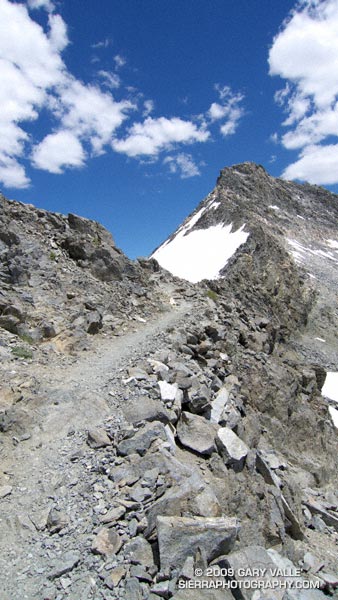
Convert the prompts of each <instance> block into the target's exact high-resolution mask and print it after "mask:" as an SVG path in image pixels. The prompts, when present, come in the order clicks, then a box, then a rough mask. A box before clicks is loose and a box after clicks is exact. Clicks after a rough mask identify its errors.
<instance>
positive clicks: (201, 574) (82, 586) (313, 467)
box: [0, 164, 338, 600]
mask: <svg viewBox="0 0 338 600" xmlns="http://www.w3.org/2000/svg"><path fill="white" fill-rule="evenodd" d="M290 190H291V191H290ZM296 194H298V195H299V196H300V197H301V199H302V202H301V204H302V206H301V208H302V214H301V216H303V217H304V219H306V228H307V231H305V229H304V223H303V219H299V222H300V224H299V223H298V221H297V220H296V217H295V215H296V214H300V213H301V211H300V207H298V206H296V205H295V204H294V203H295V197H296ZM302 194H303V195H302ZM322 198H325V199H324V200H323V208H321V202H322ZM334 200H335V198H334V197H333V196H332V195H330V194H329V193H328V192H325V191H324V190H320V189H319V188H312V187H310V186H297V185H296V184H290V183H287V182H282V181H279V180H274V179H272V178H270V177H269V176H268V175H267V174H266V173H265V171H264V170H262V168H261V167H257V166H255V165H251V164H244V165H239V166H236V167H234V168H231V169H225V170H224V171H222V172H221V176H220V178H219V180H218V184H217V186H216V189H215V190H214V192H212V194H211V195H210V196H209V197H208V198H207V199H206V200H205V201H204V202H203V203H202V204H201V205H200V206H199V207H198V208H197V210H196V213H195V215H193V217H192V218H193V221H192V220H191V219H192V218H191V217H190V218H188V220H187V222H186V223H185V224H183V230H184V231H183V234H184V233H185V234H189V231H190V232H191V231H192V230H195V229H196V227H197V228H205V229H206V230H207V229H209V228H210V227H211V226H219V225H220V223H221V224H226V225H228V224H230V223H233V229H234V230H235V231H236V230H238V229H240V228H241V227H243V225H244V223H245V229H246V231H247V232H248V233H249V236H248V237H247V239H246V241H244V242H243V243H242V244H241V245H240V246H239V247H238V249H237V251H236V253H235V254H234V255H233V256H232V258H230V259H229V261H228V263H227V266H226V269H225V270H224V271H222V275H223V277H221V278H219V279H215V280H212V281H202V282H201V283H198V284H195V285H193V284H191V283H188V282H186V281H182V280H178V279H175V277H172V276H171V275H169V273H168V272H166V271H163V270H162V269H160V268H159V267H158V265H157V263H156V262H155V261H154V260H150V261H137V262H136V263H132V262H131V261H129V260H128V259H127V258H126V257H124V256H123V255H122V253H121V252H120V251H118V250H117V249H116V248H115V246H114V244H113V242H112V240H111V238H110V236H109V234H108V233H107V232H106V231H105V230H104V229H103V228H102V227H100V226H99V225H98V224H96V223H92V222H90V221H87V220H85V219H81V218H79V217H75V216H72V215H69V216H68V217H63V216H61V215H51V214H50V213H46V212H45V211H37V210H36V209H34V208H33V207H30V206H23V205H21V204H19V203H15V202H8V201H6V200H5V199H4V198H1V203H0V206H1V210H2V215H1V225H0V239H1V240H2V241H1V244H2V245H1V256H2V261H1V267H0V268H1V280H2V282H3V284H2V287H1V294H2V295H1V298H2V300H1V302H2V304H1V312H2V314H1V317H0V319H1V321H0V333H1V346H0V351H1V376H2V387H1V396H0V419H1V421H0V436H1V437H0V453H1V465H2V467H1V469H2V473H0V497H1V498H2V499H1V504H2V506H1V517H0V518H1V531H2V535H1V538H0V564H1V566H2V569H0V580H1V581H0V584H1V589H2V590H3V597H4V599H5V600H7V599H8V600H9V599H10V600H16V599H19V598H20V600H21V599H22V598H25V597H26V598H28V599H35V598H44V599H46V600H47V599H53V600H63V599H67V598H69V599H74V600H79V599H81V600H82V599H86V598H100V599H101V598H102V599H107V600H108V599H113V598H114V599H120V598H125V599H126V600H142V599H147V598H149V599H150V600H156V599H159V598H174V600H190V599H191V600H192V599H194V600H196V599H197V600H204V599H213V600H218V599H223V600H224V599H226V600H230V599H231V598H235V599H236V600H237V599H241V600H243V599H244V600H249V599H250V600H261V599H263V598H265V599H266V600H267V599H271V598H274V599H275V598H276V599H281V600H282V599H283V600H291V599H295V600H297V599H298V600H308V599H309V600H312V599H314V600H320V599H323V600H324V598H325V597H327V596H331V597H332V596H334V595H335V594H336V595H337V591H336V588H337V584H338V573H337V554H338V551H337V548H338V546H337V544H338V497H337V489H336V482H337V475H338V467H337V450H338V442H337V430H336V429H335V428H334V426H333V423H332V420H331V418H330V414H329V412H328V404H327V400H326V399H325V398H323V397H322V395H321V388H322V385H323V383H324V380H325V375H326V371H327V370H329V369H330V370H334V365H335V360H336V356H337V354H336V353H337V346H336V345H335V344H336V342H335V340H334V335H333V332H331V331H330V329H332V327H334V325H335V323H336V321H335V319H336V314H337V313H336V305H335V304H334V302H333V298H334V290H335V288H334V287H333V286H334V285H336V279H335V274H334V268H335V254H334V249H332V250H328V249H327V247H326V250H327V251H328V253H329V254H330V255H331V258H330V259H329V258H328V257H324V258H325V259H326V262H327V263H328V265H327V269H326V267H325V269H326V270H325V269H321V268H319V267H320V265H319V260H320V258H323V257H322V256H321V255H320V254H318V250H319V249H320V248H321V247H324V245H325V244H326V240H327V239H330V240H335V239H336V238H335V230H334V228H335V221H334V215H336V214H337V209H336V205H335V204H334ZM211 202H212V203H214V204H213V207H212V208H211V209H210V210H208V206H209V205H210V204H211ZM277 202H278V206H279V210H277V209H276V208H270V205H274V206H277ZM299 202H300V201H299ZM215 203H216V204H215ZM205 207H206V209H205V210H203V213H202V214H201V209H204V208H205ZM236 207H237V208H236ZM306 207H307V208H306ZM319 209H321V211H322V212H321V211H320V210H319ZM217 211H218V214H217V215H216V213H217ZM306 211H308V212H306ZM319 212H320V214H318V213H319ZM249 213H250V219H249ZM270 213H271V215H270ZM276 214H278V215H279V214H281V216H278V219H277V217H276ZM196 215H198V218H197V219H196V218H195V217H196ZM269 215H270V217H269ZM214 219H216V220H214ZM202 226H203V227H202ZM316 236H317V237H316ZM174 237H175V236H173V239H174ZM304 237H306V240H305V241H304ZM288 238H289V239H291V240H293V241H296V242H297V243H298V244H302V246H305V243H306V244H307V248H310V249H311V250H312V253H311V252H307V253H305V252H303V254H304V257H303V259H302V260H303V262H304V263H305V262H306V261H311V263H310V262H306V264H304V265H303V266H302V265H301V264H299V262H300V258H299V255H302V253H301V252H299V255H298V256H296V257H295V256H293V254H292V251H294V248H295V246H292V245H290V244H289V242H288V241H287V239H288ZM316 240H317V241H316ZM315 243H317V244H318V246H315V245H314V244H315ZM320 245H321V246H320ZM298 249H299V248H298ZM323 251H324V250H323ZM316 265H317V269H318V270H317V271H316V272H315V271H314V269H315V267H316ZM304 266H305V268H304ZM310 268H311V271H310ZM308 272H311V274H312V275H314V276H315V278H316V279H314V277H310V276H309V275H307V273H308ZM325 290H326V291H325ZM93 323H94V324H93ZM95 323H96V325H95ZM318 328H319V329H318ZM318 331H320V332H321V334H322V336H323V337H324V335H325V338H326V339H327V341H326V343H325V344H324V343H323V342H321V343H320V342H318V344H317V343H316V341H315V340H314V337H316V336H317V332H318ZM318 337H319V335H318ZM254 569H255V571H253V570H254ZM259 569H260V570H259ZM264 569H265V571H264ZM250 574H251V575H252V574H253V578H252V579H251V582H250V581H249V580H248V577H249V576H250ZM243 578H244V579H243ZM249 579H250V577H249ZM207 582H208V583H207ZM257 582H258V583H257ZM258 584H259V585H258ZM206 586H208V588H209V589H207V587H206ZM311 586H316V588H317V589H310V587H311Z"/></svg>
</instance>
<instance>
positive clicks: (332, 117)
mask: <svg viewBox="0 0 338 600" xmlns="http://www.w3.org/2000/svg"><path fill="white" fill-rule="evenodd" d="M269 65H270V74H271V75H279V76H280V77H282V78H283V79H285V80H286V81H287V84H286V86H285V87H284V88H283V89H282V90H280V91H279V92H278V93H277V95H276V96H275V99H276V101H277V103H278V104H279V105H281V106H283V108H284V110H285V113H286V115H287V116H286V119H285V120H284V122H283V126H284V127H287V128H289V129H288V130H287V131H286V132H285V134H284V135H283V136H282V138H281V142H282V144H283V145H284V146H285V148H287V149H290V150H295V149H298V150H299V151H300V155H299V159H298V160H297V161H296V162H294V163H293V164H292V165H290V166H289V167H288V168H287V169H286V170H285V176H286V177H289V178H293V179H306V180H307V181H312V182H314V183H319V184H320V183H323V184H325V183H326V184H329V183H337V182H338V170H337V169H336V171H335V175H334V174H332V173H331V175H329V174H328V169H327V167H326V164H325V158H326V159H327V161H328V163H329V164H330V165H331V168H332V165H334V164H336V162H335V161H336V159H335V156H336V145H335V144H330V145H327V144H328V141H330V142H331V141H332V140H331V139H330V140H329V139H328V138H329V137H330V136H335V137H337V133H338V2H337V0H303V1H302V2H300V3H299V4H298V5H297V7H296V9H295V10H294V11H293V12H292V13H291V15H290V18H289V20H288V21H286V22H285V23H284V24H283V26H282V28H281V30H280V32H279V33H278V35H277V36H276V37H275V39H274V41H273V44H272V47H271V49H270V53H269ZM312 161H316V164H314V163H313V164H312ZM320 173H322V176H321V175H320Z"/></svg>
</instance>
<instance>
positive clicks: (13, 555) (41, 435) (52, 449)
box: [0, 302, 192, 600]
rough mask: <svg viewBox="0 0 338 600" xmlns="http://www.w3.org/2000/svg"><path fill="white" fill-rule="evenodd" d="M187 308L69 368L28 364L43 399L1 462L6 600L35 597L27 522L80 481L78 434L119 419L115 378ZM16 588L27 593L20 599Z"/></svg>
mask: <svg viewBox="0 0 338 600" xmlns="http://www.w3.org/2000/svg"><path fill="white" fill-rule="evenodd" d="M191 307H192V305H191V303H188V302H184V303H181V304H180V305H179V306H178V307H175V308H173V309H172V310H170V312H167V313H165V314H161V315H160V316H157V318H156V319H154V320H153V321H151V322H149V323H145V324H142V323H138V324H137V330H136V331H132V332H128V333H126V334H125V335H122V336H121V337H114V338H109V339H108V338H106V339H102V338H101V339H100V340H95V347H94V350H91V351H90V352H88V354H87V353H82V354H81V355H79V357H78V359H77V360H76V362H74V363H73V364H68V365H67V364H66V365H64V364H63V363H62V360H61V358H60V360H59V361H58V363H57V364H55V365H54V367H52V368H51V367H50V366H44V365H42V366H41V365H39V366H37V365H34V364H33V363H32V364H30V365H29V366H28V368H27V371H28V373H29V374H30V375H32V376H33V375H34V376H35V378H37V379H38V381H39V384H40V385H39V388H40V398H39V399H38V400H35V401H34V409H33V410H34V421H35V422H34V427H33V431H32V434H31V437H30V438H29V439H27V440H25V441H22V442H21V443H19V444H17V445H14V446H13V445H12V443H11V441H10V444H9V445H8V446H7V448H4V449H3V457H2V472H3V474H4V476H3V478H2V480H0V485H10V486H11V487H12V491H11V494H10V495H8V496H6V498H4V499H3V500H1V501H0V502H1V504H2V506H1V513H0V526H1V536H0V589H2V590H3V592H2V595H1V598H2V599H3V600H7V598H8V600H15V599H16V598H18V599H19V598H20V600H23V599H24V598H28V599H29V600H31V599H32V598H35V597H36V596H35V595H34V594H36V587H34V585H36V581H35V583H34V572H36V570H38V571H39V569H40V570H44V568H45V566H44V562H45V557H44V556H42V555H41V544H40V543H38V542H39V533H37V531H36V527H35V526H34V525H33V523H32V520H31V519H32V517H33V520H34V515H36V513H38V515H41V511H42V512H43V514H46V511H48V510H49V509H50V507H51V505H52V504H53V500H55V499H56V496H57V493H56V491H57V490H58V489H60V487H62V485H63V484H64V480H65V479H66V478H68V480H69V478H71V477H72V476H73V477H74V478H75V480H76V478H77V477H81V471H80V466H79V465H77V464H74V465H73V468H72V467H70V463H69V456H70V455H71V454H72V453H73V452H74V451H76V450H78V447H79V445H78V444H79V441H78V438H77V435H76V433H77V432H79V431H81V430H82V431H83V430H85V429H86V428H88V427H93V426H95V425H99V424H100V423H102V421H103V419H104V418H105V417H107V416H108V415H110V414H112V415H113V416H112V418H118V414H119V411H118V405H117V400H118V394H121V391H122V390H123V382H122V374H121V384H120V386H119V389H118V390H116V391H117V397H115V398H114V396H112V395H110V394H109V392H110V391H113V385H112V380H113V379H114V378H116V377H117V376H118V377H119V376H120V371H121V370H122V369H124V368H126V367H127V366H128V364H129V365H130V363H131V361H135V360H137V359H141V358H143V357H144V356H145V354H146V353H147V352H150V351H154V350H156V348H157V347H158V346H159V345H162V346H164V343H165V331H166V329H167V328H170V327H174V328H175V327H177V326H179V324H180V322H182V321H183V320H186V319H187V316H188V315H189V314H190V311H191ZM159 338H161V340H160V339H159ZM28 459H29V460H28ZM27 464H29V469H27V466H26V465H27ZM38 518H40V517H38ZM38 577H39V575H38ZM20 578H21V579H23V581H24V584H25V585H24V588H23V587H22V585H23V584H22V583H21V584H20ZM15 580H17V582H18V583H17V587H16V585H15V584H14V581H15ZM15 589H17V590H18V593H17V595H16V592H15V591H14V590H15ZM20 589H21V590H22V589H25V591H26V590H30V591H28V593H27V594H26V595H25V594H22V593H21V592H19V590H20ZM7 590H8V595H6V593H7Z"/></svg>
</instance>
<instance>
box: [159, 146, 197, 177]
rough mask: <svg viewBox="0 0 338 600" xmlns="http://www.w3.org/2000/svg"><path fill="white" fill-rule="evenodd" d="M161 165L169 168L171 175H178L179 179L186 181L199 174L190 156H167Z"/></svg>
mask: <svg viewBox="0 0 338 600" xmlns="http://www.w3.org/2000/svg"><path fill="white" fill-rule="evenodd" d="M163 163H164V164H167V165H168V166H169V170H170V172H171V173H179V175H180V177H181V179H188V178H189V177H196V176H197V175H200V174H201V173H200V170H199V168H198V166H197V165H196V163H195V162H194V159H193V157H192V156H191V154H186V153H184V152H181V153H180V154H177V156H167V157H166V158H165V159H164V161H163Z"/></svg>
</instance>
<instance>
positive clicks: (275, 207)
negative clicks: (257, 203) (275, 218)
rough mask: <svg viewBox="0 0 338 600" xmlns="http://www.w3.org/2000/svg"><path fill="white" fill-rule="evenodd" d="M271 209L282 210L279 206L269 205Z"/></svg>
mask: <svg viewBox="0 0 338 600" xmlns="http://www.w3.org/2000/svg"><path fill="white" fill-rule="evenodd" d="M269 208H272V210H280V208H279V206H276V205H275V204H269Z"/></svg>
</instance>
